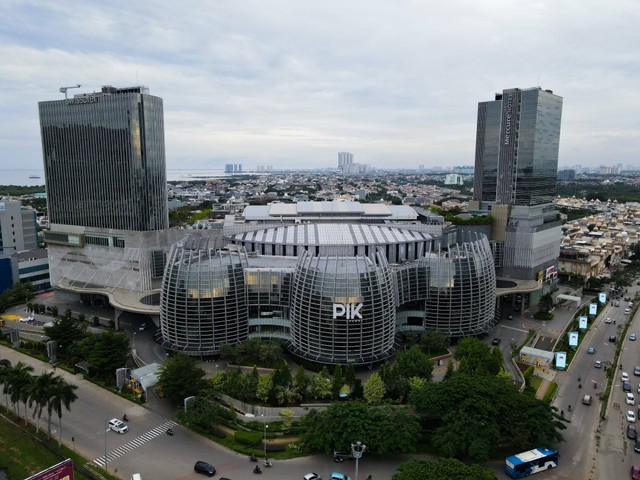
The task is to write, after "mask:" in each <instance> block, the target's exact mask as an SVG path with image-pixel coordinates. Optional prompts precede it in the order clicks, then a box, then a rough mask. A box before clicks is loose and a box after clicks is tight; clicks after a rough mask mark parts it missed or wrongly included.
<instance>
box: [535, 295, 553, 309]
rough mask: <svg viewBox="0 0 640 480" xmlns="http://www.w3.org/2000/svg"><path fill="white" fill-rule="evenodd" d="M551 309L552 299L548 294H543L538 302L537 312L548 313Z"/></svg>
mask: <svg viewBox="0 0 640 480" xmlns="http://www.w3.org/2000/svg"><path fill="white" fill-rule="evenodd" d="M552 308H553V297H552V296H551V294H550V293H546V294H544V295H543V296H542V297H540V300H539V301H538V312H539V313H549V312H550V311H551V309H552Z"/></svg>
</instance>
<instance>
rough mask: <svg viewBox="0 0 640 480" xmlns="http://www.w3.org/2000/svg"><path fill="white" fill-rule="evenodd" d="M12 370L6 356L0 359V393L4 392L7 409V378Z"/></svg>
mask: <svg viewBox="0 0 640 480" xmlns="http://www.w3.org/2000/svg"><path fill="white" fill-rule="evenodd" d="M12 372H13V368H12V367H11V362H10V361H9V360H7V359H6V358H3V359H0V384H1V385H2V393H4V401H5V404H6V406H7V410H8V409H9V379H10V378H11V373H12Z"/></svg>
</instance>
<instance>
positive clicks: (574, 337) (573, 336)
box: [569, 332, 578, 347]
mask: <svg viewBox="0 0 640 480" xmlns="http://www.w3.org/2000/svg"><path fill="white" fill-rule="evenodd" d="M569 346H570V347H577V346H578V332H569Z"/></svg>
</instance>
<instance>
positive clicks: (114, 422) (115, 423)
mask: <svg viewBox="0 0 640 480" xmlns="http://www.w3.org/2000/svg"><path fill="white" fill-rule="evenodd" d="M109 429H110V430H113V431H114V432H118V433H119V434H120V435H123V434H125V433H127V432H128V431H129V427H127V424H126V423H124V422H123V421H122V420H118V419H117V418H112V419H111V420H109Z"/></svg>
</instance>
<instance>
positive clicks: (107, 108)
mask: <svg viewBox="0 0 640 480" xmlns="http://www.w3.org/2000/svg"><path fill="white" fill-rule="evenodd" d="M38 109H39V113H40V128H41V134H42V151H43V160H44V171H45V179H46V185H47V202H48V208H49V220H50V222H51V223H52V224H64V225H78V226H84V227H95V228H108V229H120V230H134V231H149V230H162V229H165V228H168V226H169V217H168V210H167V196H166V164H165V150H164V117H163V109H162V99H161V98H159V97H154V96H152V95H149V91H148V89H147V88H146V87H132V88H113V87H103V88H102V91H101V92H97V93H89V94H81V95H76V96H75V97H74V98H68V99H64V100H55V101H45V102H40V103H39V104H38Z"/></svg>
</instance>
